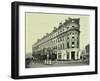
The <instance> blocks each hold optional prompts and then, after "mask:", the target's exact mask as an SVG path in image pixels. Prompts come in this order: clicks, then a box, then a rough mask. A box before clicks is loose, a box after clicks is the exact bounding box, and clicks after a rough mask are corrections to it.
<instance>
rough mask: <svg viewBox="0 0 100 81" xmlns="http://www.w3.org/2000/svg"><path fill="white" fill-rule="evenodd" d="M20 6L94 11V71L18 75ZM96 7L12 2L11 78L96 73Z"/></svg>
mask: <svg viewBox="0 0 100 81" xmlns="http://www.w3.org/2000/svg"><path fill="white" fill-rule="evenodd" d="M20 6H39V7H52V8H72V9H86V10H94V11H95V68H94V69H95V71H86V72H73V73H66V72H65V73H53V74H52V73H51V74H48V73H47V74H39V75H37V74H36V75H22V76H21V75H19V71H20V69H19V66H20V65H19V57H20V55H19V40H20V39H19V35H20V34H19V30H20V28H19V23H20V22H19V7H20ZM97 11H98V10H97V7H96V6H81V5H67V4H66V5H65V4H49V3H31V2H12V4H11V25H12V27H11V77H12V78H13V79H25V78H42V77H58V76H72V75H88V74H97V72H98V68H97V67H98V66H97V65H98V62H97V60H98V59H97V57H98V56H97V51H98V48H97V45H98V41H97V37H98V35H97V30H98V29H97V28H98V27H97V24H98V23H97V22H98V21H97V18H98V17H97V13H98V12H97Z"/></svg>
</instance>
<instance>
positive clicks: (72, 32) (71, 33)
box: [32, 18, 80, 60]
mask: <svg viewBox="0 0 100 81" xmlns="http://www.w3.org/2000/svg"><path fill="white" fill-rule="evenodd" d="M79 21H80V18H68V19H67V20H65V22H63V23H59V27H57V28H56V27H54V30H53V31H52V32H51V33H47V34H46V35H45V36H44V37H42V38H41V39H39V40H38V41H37V42H36V43H35V44H33V45H32V52H33V54H34V53H35V54H36V53H39V52H40V53H42V52H41V51H42V50H43V49H48V48H49V49H51V50H52V51H53V52H54V53H55V54H56V55H57V58H56V59H57V60H77V59H80V53H79V51H80V23H79Z"/></svg>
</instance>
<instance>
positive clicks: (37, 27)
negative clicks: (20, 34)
mask: <svg viewBox="0 0 100 81" xmlns="http://www.w3.org/2000/svg"><path fill="white" fill-rule="evenodd" d="M68 17H71V18H80V32H81V33H80V49H82V48H83V47H84V46H85V45H87V44H89V41H90V40H89V38H90V36H89V35H90V31H89V29H90V28H89V27H90V25H89V16H88V15H72V14H70V15H68V14H50V13H29V12H26V13H25V34H26V40H25V41H26V44H25V45H26V53H31V52H32V45H33V44H34V43H36V41H37V39H39V38H42V37H43V36H44V35H46V33H50V32H52V30H53V28H54V27H58V26H59V23H60V22H64V21H65V19H68Z"/></svg>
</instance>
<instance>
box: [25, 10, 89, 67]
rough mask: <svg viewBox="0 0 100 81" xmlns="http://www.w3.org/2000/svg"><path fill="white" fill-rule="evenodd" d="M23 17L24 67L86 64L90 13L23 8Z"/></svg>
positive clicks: (87, 61)
mask: <svg viewBox="0 0 100 81" xmlns="http://www.w3.org/2000/svg"><path fill="white" fill-rule="evenodd" d="M25 19H26V20H25V22H26V23H25V26H26V32H25V33H26V53H25V54H26V58H25V61H26V68H39V67H53V66H77V65H89V49H90V48H89V47H90V37H89V36H90V35H89V34H90V31H89V28H90V22H89V21H90V19H89V15H77V14H76V15H72V14H70V15H67V14H50V13H30V12H29V13H28V12H26V13H25ZM41 28H42V29H41Z"/></svg>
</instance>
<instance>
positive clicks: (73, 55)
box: [71, 51, 75, 60]
mask: <svg viewBox="0 0 100 81" xmlns="http://www.w3.org/2000/svg"><path fill="white" fill-rule="evenodd" d="M71 59H72V60H75V51H72V52H71Z"/></svg>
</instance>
